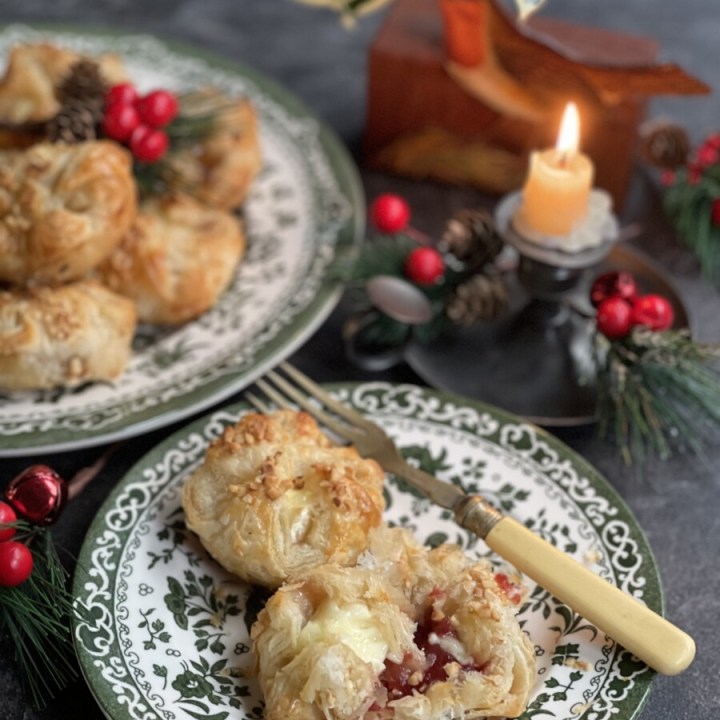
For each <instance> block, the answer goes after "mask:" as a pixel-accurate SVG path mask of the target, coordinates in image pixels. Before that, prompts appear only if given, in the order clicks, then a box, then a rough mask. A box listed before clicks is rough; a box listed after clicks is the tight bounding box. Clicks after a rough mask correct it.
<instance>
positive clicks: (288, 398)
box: [246, 363, 695, 675]
mask: <svg viewBox="0 0 720 720" xmlns="http://www.w3.org/2000/svg"><path fill="white" fill-rule="evenodd" d="M279 367H280V368H281V369H282V370H283V372H284V374H285V377H283V376H282V375H280V374H279V373H278V372H276V371H274V370H271V371H270V372H268V373H267V374H266V375H265V377H264V378H262V379H259V380H257V381H256V383H255V384H256V387H257V388H258V389H259V390H261V391H262V393H264V395H265V396H266V398H267V399H269V400H270V401H271V402H272V403H274V404H275V405H276V406H277V407H281V408H289V409H295V406H299V407H301V408H303V409H304V410H305V411H306V412H308V413H309V414H310V415H312V416H313V417H314V418H315V419H316V420H318V421H319V422H320V423H321V424H322V425H324V426H325V427H327V428H328V429H329V430H330V431H331V432H332V433H333V434H334V435H336V436H337V437H338V438H341V439H342V440H344V441H346V442H349V443H352V444H353V445H354V446H355V448H356V449H357V451H358V453H359V454H360V455H362V456H363V457H367V458H373V459H374V460H376V461H377V462H378V463H379V464H380V465H381V466H382V468H383V469H384V470H386V471H387V472H390V473H393V474H394V475H396V476H397V477H399V478H402V479H403V480H405V481H406V482H408V483H410V484H411V485H413V486H414V487H416V488H418V489H419V490H420V491H421V492H423V493H424V494H425V495H426V496H427V497H428V498H430V500H432V501H433V502H435V503H437V504H438V505H441V506H442V507H445V508H448V509H449V510H451V511H452V512H453V514H454V516H455V520H456V522H457V523H458V524H459V525H460V526H461V527H464V528H466V529H467V530H470V531H471V532H473V533H475V534H476V535H478V536H479V537H480V538H482V539H483V540H484V541H485V543H486V544H487V545H488V547H490V548H491V549H492V550H493V551H494V552H495V553H497V554H498V555H499V556H500V557H501V558H503V559H504V560H507V561H508V562H510V563H512V564H513V565H514V566H515V567H516V568H517V569H518V570H520V571H521V572H522V573H524V574H525V575H527V576H528V577H530V578H531V579H532V580H534V581H535V582H536V583H538V584H539V585H540V586H542V587H543V588H545V590H547V591H549V592H550V593H552V595H554V596H555V597H556V598H558V599H559V600H560V601H562V602H563V603H565V604H566V605H567V606H568V607H570V608H571V609H572V610H573V611H574V612H577V613H578V614H580V615H582V616H583V617H584V618H585V619H586V620H589V621H590V622H591V623H592V624H593V625H595V626H596V627H597V628H599V629H600V630H602V631H603V632H604V633H606V634H607V635H609V636H610V637H611V638H613V639H614V640H615V641H616V642H618V643H619V644H620V645H622V646H624V647H625V648H626V649H627V650H629V651H630V652H632V653H633V654H634V655H635V656H636V657H638V658H639V659H640V660H642V661H643V662H645V663H646V664H647V665H649V666H650V667H651V668H653V669H655V670H657V671H658V672H660V673H662V674H664V675H676V674H678V673H680V672H682V671H683V670H685V669H686V668H687V667H688V666H689V665H690V663H691V662H692V660H693V658H694V656H695V643H694V641H693V639H692V638H691V637H690V636H689V635H687V634H686V633H685V632H683V631H682V630H680V629H679V628H678V627H676V626H675V625H673V624H672V623H670V622H668V621H667V620H666V619H665V618H663V617H661V616H660V615H658V614H657V613H655V612H653V611H652V610H650V609H649V608H648V607H646V606H645V605H643V604H642V603H641V602H639V601H638V600H636V599H635V598H633V597H631V596H630V595H627V594H626V593H624V592H623V591H622V590H621V589H620V588H618V587H616V586H615V585H612V584H610V583H609V582H607V581H606V580H605V579H603V578H601V577H600V576H598V575H596V574H595V573H593V572H592V571H591V570H589V569H588V568H587V567H585V566H584V565H582V564H580V563H579V562H577V561H576V560H574V559H573V558H571V557H570V556H569V555H567V554H566V553H564V552H563V551H561V550H559V549H558V548H556V547H555V546H554V545H551V544H550V543H548V542H547V541H545V540H543V539H542V538H540V537H539V536H538V535H535V534H534V533H533V532H532V531H530V530H528V529H527V528H526V527H525V526H524V525H522V524H521V523H519V522H517V521H516V520H514V519H513V518H511V517H510V516H508V515H504V514H503V513H502V512H500V511H499V510H498V509H497V508H495V507H493V506H492V505H491V504H490V503H489V502H487V501H486V500H485V499H484V498H483V497H482V496H480V495H468V494H466V493H465V492H463V491H462V490H461V489H459V488H458V487H456V486H455V485H452V484H450V483H446V482H443V481H441V480H439V479H438V478H435V477H433V476H432V475H429V474H428V473H425V472H423V471H422V470H420V469H418V468H416V467H414V466H412V465H410V464H408V463H407V462H406V461H405V459H404V458H403V456H402V455H401V453H400V451H399V450H398V448H397V446H396V445H395V442H394V441H393V440H392V438H391V437H390V436H389V435H388V434H387V433H385V431H384V430H382V428H380V426H379V425H377V424H375V423H374V422H372V421H370V420H368V419H367V418H366V417H364V416H363V415H361V414H360V413H358V412H356V411H354V410H352V409H350V408H349V407H348V406H346V405H344V404H343V403H341V402H339V401H338V400H337V399H336V398H334V397H333V396H332V395H330V394H329V393H328V392H327V391H325V390H324V389H323V388H321V387H320V386H319V385H317V384H316V383H315V382H314V381H313V380H311V379H310V378H309V377H307V375H305V374H303V373H301V372H300V371H299V370H297V369H296V368H294V367H293V366H292V365H290V364H288V363H282V364H281V365H280V366H279ZM291 381H292V382H291ZM246 398H247V399H248V401H249V402H250V403H251V404H252V405H253V406H254V407H255V408H256V409H257V410H259V411H260V412H262V413H268V412H271V411H272V407H271V405H270V404H268V403H267V402H265V401H264V400H262V399H260V398H259V397H257V396H256V395H254V394H252V393H246ZM318 403H321V405H322V406H324V407H321V405H319V404H318Z"/></svg>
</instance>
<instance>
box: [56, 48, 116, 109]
mask: <svg viewBox="0 0 720 720" xmlns="http://www.w3.org/2000/svg"><path fill="white" fill-rule="evenodd" d="M107 91H108V85H107V83H106V82H105V79H104V78H103V76H102V73H101V72H100V66H99V65H98V64H97V63H96V62H93V61H92V60H88V59H82V60H78V61H77V62H75V63H73V64H72V66H71V67H70V70H69V72H68V74H67V75H66V76H65V77H64V78H63V80H62V81H61V82H60V84H59V85H58V87H57V88H56V90H55V97H56V98H57V99H58V102H59V103H60V104H61V105H63V106H64V105H69V104H70V103H71V102H75V101H79V102H84V103H87V104H88V105H92V106H93V107H94V108H95V107H98V108H99V110H100V112H102V110H103V105H104V101H105V94H106V93H107Z"/></svg>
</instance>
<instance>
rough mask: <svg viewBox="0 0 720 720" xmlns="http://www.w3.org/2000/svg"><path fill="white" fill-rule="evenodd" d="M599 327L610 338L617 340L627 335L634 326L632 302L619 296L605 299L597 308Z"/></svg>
mask: <svg viewBox="0 0 720 720" xmlns="http://www.w3.org/2000/svg"><path fill="white" fill-rule="evenodd" d="M595 320H596V323H597V329H598V330H599V331H600V332H601V333H602V334H603V335H605V337H607V338H610V340H617V339H619V338H623V337H625V336H626V335H627V334H628V333H629V332H630V328H631V327H632V307H631V305H630V303H629V302H628V301H627V300H625V299H623V298H621V297H619V296H617V295H616V296H615V297H609V298H606V299H605V300H603V301H602V302H601V303H600V305H599V306H598V309H597V317H596V319H595Z"/></svg>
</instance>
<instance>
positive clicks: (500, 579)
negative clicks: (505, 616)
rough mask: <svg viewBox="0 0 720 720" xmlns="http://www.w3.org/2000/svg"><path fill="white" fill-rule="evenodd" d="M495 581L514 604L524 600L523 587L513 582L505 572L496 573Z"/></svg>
mask: <svg viewBox="0 0 720 720" xmlns="http://www.w3.org/2000/svg"><path fill="white" fill-rule="evenodd" d="M495 582H496V583H497V584H498V587H499V588H500V589H501V590H502V591H503V592H504V593H505V596H506V597H507V599H508V600H509V601H510V602H511V603H513V604H514V605H518V604H519V603H520V601H521V600H522V588H520V587H519V586H518V585H516V584H515V583H514V582H512V581H511V580H510V578H509V577H508V576H507V575H506V574H505V573H496V574H495Z"/></svg>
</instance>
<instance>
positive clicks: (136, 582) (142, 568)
mask: <svg viewBox="0 0 720 720" xmlns="http://www.w3.org/2000/svg"><path fill="white" fill-rule="evenodd" d="M329 387H330V388H331V389H332V390H333V391H334V392H336V393H337V394H338V395H339V396H340V397H341V398H342V399H343V400H344V401H347V402H348V403H349V404H351V405H353V406H355V407H356V408H358V409H360V410H361V411H363V412H365V413H367V414H369V415H370V416H371V417H372V418H373V419H375V420H376V421H377V422H378V423H380V424H381V425H382V426H383V427H384V428H385V429H386V430H387V431H388V432H389V433H391V434H392V435H393V436H394V437H395V439H396V440H397V441H398V443H399V445H400V446H401V447H402V448H403V450H404V452H405V453H406V454H407V455H408V456H409V457H410V458H413V459H414V461H416V462H418V463H419V464H420V465H421V466H422V467H423V468H424V469H426V470H428V471H430V472H432V473H435V474H436V475H437V476H438V477H440V478H442V479H444V480H446V481H448V482H453V483H456V484H458V485H461V486H462V487H463V488H465V490H467V491H468V492H482V493H484V494H485V495H486V496H487V497H488V498H489V499H491V500H492V501H493V502H494V503H496V505H497V506H499V507H501V508H502V509H503V510H505V511H506V512H508V513H510V514H512V515H513V516H514V517H515V518H517V519H518V520H520V521H522V522H524V523H525V524H526V525H527V526H528V527H530V528H532V529H533V530H534V531H535V532H537V533H539V534H540V535H542V536H543V537H544V538H546V539H547V540H549V541H551V542H553V543H554V544H556V545H558V546H559V547H561V548H562V549H563V550H564V551H566V552H568V553H570V554H571V555H573V556H574V557H575V558H577V559H578V560H579V561H580V562H582V563H586V564H587V565H588V566H590V567H591V568H592V569H593V570H594V571H595V572H597V573H598V574H599V575H601V576H602V577H604V578H606V579H607V580H608V581H610V582H612V583H614V584H616V585H618V586H619V587H621V588H622V589H623V590H625V591H626V592H628V593H630V594H631V595H633V596H635V597H637V598H639V599H640V600H642V601H643V602H645V603H646V604H648V605H649V606H650V607H652V608H653V609H654V610H656V611H660V610H661V605H662V599H661V590H660V582H659V578H658V573H657V569H656V566H655V563H654V560H653V557H652V553H651V551H650V548H649V547H648V544H647V541H646V540H645V538H644V536H643V533H642V531H641V530H640V528H639V527H638V525H637V523H636V521H635V520H634V518H633V517H632V515H631V513H630V511H629V510H628V508H627V507H626V506H625V505H624V503H623V501H622V500H621V499H620V497H619V496H618V495H617V494H616V492H615V491H614V490H613V489H612V488H611V487H610V486H609V485H608V483H607V482H606V481H605V480H604V479H603V478H602V477H601V476H600V475H599V474H598V473H597V472H596V471H595V470H594V469H593V468H592V467H590V466H589V465H588V464H587V463H586V462H585V461H583V460H582V459H581V458H579V457H578V456H576V455H575V454H574V453H573V452H572V451H571V450H570V449H569V448H567V447H566V446H564V445H563V444H562V443H560V442H559V441H558V440H556V439H555V438H553V437H552V436H551V435H549V434H546V433H545V432H543V431H542V430H539V429H538V428H536V427H534V426H532V425H528V424H527V423H525V422H523V421H521V420H520V419H517V418H515V417H513V416H511V415H508V414H506V413H504V412H502V411H500V410H496V409H494V408H491V407H489V406H485V405H481V404H479V403H476V402H473V401H469V400H465V399H462V398H459V397H456V396H450V395H444V394H442V393H438V392H436V391H431V390H427V389H422V388H418V387H415V386H409V385H388V384H387V383H379V382H375V383H366V384H362V385H355V384H353V385H333V386H329ZM245 411H246V408H245V406H243V405H234V406H232V407H229V408H227V409H224V410H221V411H218V412H216V413H214V414H212V415H210V416H207V417H205V418H203V419H200V420H198V421H196V422H194V423H193V424H191V425H190V426H189V427H187V428H185V429H183V430H181V431H180V432H178V433H176V434H175V435H173V436H172V437H170V438H169V439H167V440H165V441H164V442H163V443H162V444H160V445H159V446H158V447H157V448H155V449H154V450H153V451H151V452H150V453H148V454H147V455H146V456H145V457H144V458H142V459H141V460H140V461H139V462H138V463H137V464H136V465H135V467H134V468H133V469H132V470H130V472H129V473H128V474H127V476H126V477H125V478H124V479H123V480H122V482H121V483H120V484H119V485H118V486H117V488H116V489H115V491H114V493H113V494H112V495H111V496H110V497H109V498H108V500H107V501H106V503H105V504H104V505H103V507H102V508H101V510H100V512H99V513H98V515H97V517H96V519H95V521H94V522H93V524H92V526H91V528H90V530H89V532H88V535H87V538H86V540H85V543H84V545H83V549H82V552H81V555H80V559H79V562H78V569H77V571H76V576H75V581H74V594H75V598H76V608H77V616H76V618H75V620H74V639H75V645H76V649H77V652H78V656H79V659H80V664H81V667H82V669H83V672H84V674H85V677H86V679H87V682H88V683H89V685H90V688H91V689H92V692H93V693H94V695H95V697H96V698H97V701H98V703H99V704H100V706H101V708H102V709H103V711H104V712H105V714H106V715H107V716H108V718H111V719H112V720H131V719H132V720H141V719H143V720H146V719H149V718H158V719H161V720H191V719H192V718H202V719H203V720H248V719H251V718H252V719H255V720H259V719H260V718H262V699H261V697H260V694H259V692H258V688H257V685H256V683H255V682H254V680H253V679H252V677H251V675H249V674H248V669H249V668H250V667H251V663H252V658H251V653H250V649H249V645H250V642H249V634H248V633H249V629H250V625H251V624H252V622H253V619H254V618H255V616H256V614H257V611H258V609H259V608H260V606H261V604H262V601H263V595H262V593H259V592H258V591H253V590H252V588H250V587H249V586H247V585H245V584H243V583H241V582H239V581H237V580H234V579H233V577H232V576H231V575H229V574H228V573H227V572H225V571H223V570H222V569H221V568H220V567H219V566H218V565H217V564H216V563H215V562H214V561H213V560H212V559H211V558H210V557H209V556H208V555H207V554H206V553H205V552H204V550H203V549H202V547H201V545H200V543H199V542H198V541H197V539H196V538H195V536H194V535H193V534H192V533H190V532H188V531H187V530H186V529H185V525H184V522H183V511H182V508H181V503H180V488H181V485H182V482H183V479H184V478H185V477H186V476H187V475H188V473H190V472H191V471H192V470H193V469H194V468H195V467H197V465H198V464H199V463H200V462H201V460H202V458H203V455H204V452H205V449H206V448H207V445H208V443H209V442H210V441H211V440H212V439H213V438H215V437H217V436H218V435H219V434H220V433H221V432H222V429H223V428H224V427H225V426H226V425H227V424H229V423H233V422H235V421H236V419H237V418H238V416H239V415H240V414H242V413H243V412H245ZM386 504H387V509H386V513H385V515H386V519H387V520H388V522H391V523H394V524H398V525H403V526H406V527H409V528H412V530H413V531H414V533H415V535H416V537H417V538H418V539H420V540H422V541H424V542H425V543H427V544H430V545H435V544H437V543H440V542H444V541H446V540H448V541H452V542H458V543H460V544H461V545H462V546H463V547H464V548H465V549H466V550H467V552H468V553H469V554H470V555H472V556H484V555H487V554H488V550H487V548H486V546H485V545H484V543H482V541H479V540H477V539H476V538H475V537H474V536H472V535H470V534H468V533H467V532H465V531H464V530H461V529H459V528H458V526H457V525H456V524H455V523H454V522H453V521H452V519H451V518H450V516H449V513H447V512H445V511H443V510H442V509H440V508H438V507H437V506H434V505H432V504H431V503H429V502H428V501H427V500H426V499H424V498H422V497H420V496H418V495H417V494H416V493H415V492H413V491H412V490H410V489H409V488H408V487H406V486H404V485H403V484H402V483H399V482H398V481H396V480H394V479H392V478H391V479H389V480H388V483H387V491H386ZM519 617H520V622H521V623H522V625H523V627H524V629H525V630H526V631H527V632H528V633H529V634H530V637H531V639H532V641H533V643H534V644H535V647H536V656H537V667H538V681H537V684H536V687H535V689H534V691H533V695H532V699H531V702H530V705H529V707H528V709H527V711H526V712H525V714H524V715H523V718H525V720H529V719H530V718H535V717H540V716H543V717H548V718H555V719H556V720H570V719H571V718H572V719H575V718H585V719H586V720H610V719H611V718H612V720H630V719H631V718H634V717H636V715H637V714H638V712H639V710H640V708H641V706H642V705H643V702H644V700H645V698H646V695H647V693H648V691H649V689H650V683H651V681H652V677H653V673H652V671H651V670H649V669H648V668H647V667H646V666H645V665H643V664H642V663H641V662H639V661H638V660H636V659H635V658H634V657H632V656H631V655H630V654H629V653H628V652H626V651H625V650H623V649H622V648H621V647H619V646H617V645H616V644H615V643H614V642H613V641H612V640H610V639H609V638H607V637H606V636H605V635H604V634H603V633H601V632H598V631H597V630H596V629H595V628H594V627H592V626H591V625H589V624H588V623H587V622H585V621H584V620H583V619H582V618H580V617H578V616H576V615H574V614H573V613H572V612H571V611H570V610H569V609H568V608H567V607H565V606H564V605H562V604H561V603H559V602H558V601H557V600H555V599H554V598H553V597H551V596H549V595H548V593H546V592H545V591H544V590H542V589H541V588H539V587H537V586H534V585H532V584H531V586H530V595H529V599H528V602H527V603H526V604H525V605H524V606H523V607H522V609H521V611H520V616H519Z"/></svg>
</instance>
